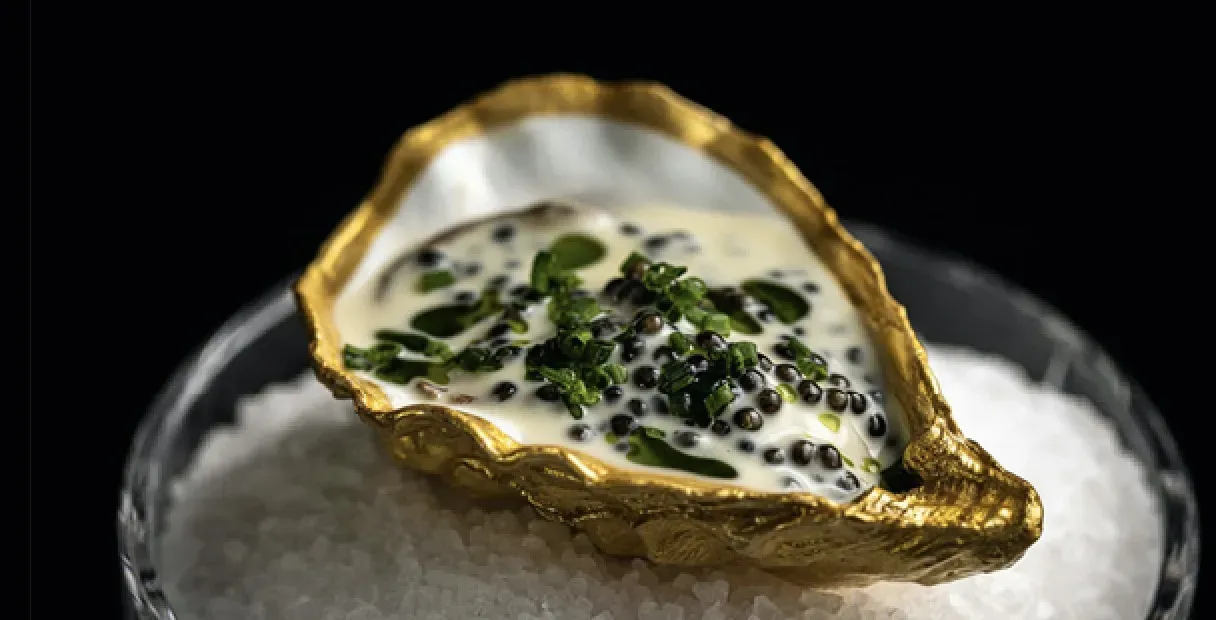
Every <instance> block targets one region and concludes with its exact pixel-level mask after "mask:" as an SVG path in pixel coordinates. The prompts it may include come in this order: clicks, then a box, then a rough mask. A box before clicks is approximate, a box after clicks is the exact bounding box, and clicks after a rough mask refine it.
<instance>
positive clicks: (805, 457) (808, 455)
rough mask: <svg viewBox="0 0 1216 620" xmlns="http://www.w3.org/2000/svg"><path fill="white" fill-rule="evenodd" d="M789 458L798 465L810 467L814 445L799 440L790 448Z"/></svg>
mask: <svg viewBox="0 0 1216 620" xmlns="http://www.w3.org/2000/svg"><path fill="white" fill-rule="evenodd" d="M790 457H791V458H793V459H794V462H795V463H797V464H799V465H810V464H811V461H812V460H814V458H815V444H813V443H811V442H809V441H807V440H805V439H799V440H798V441H795V442H794V445H792V446H790Z"/></svg>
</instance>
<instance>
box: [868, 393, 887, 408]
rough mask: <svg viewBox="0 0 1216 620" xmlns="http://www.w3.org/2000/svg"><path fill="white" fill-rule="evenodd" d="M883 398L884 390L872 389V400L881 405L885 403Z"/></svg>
mask: <svg viewBox="0 0 1216 620" xmlns="http://www.w3.org/2000/svg"><path fill="white" fill-rule="evenodd" d="M883 398H884V397H883V395H882V392H879V391H878V390H870V400H873V401H874V402H876V403H878V404H880V405H881V404H882V403H883Z"/></svg>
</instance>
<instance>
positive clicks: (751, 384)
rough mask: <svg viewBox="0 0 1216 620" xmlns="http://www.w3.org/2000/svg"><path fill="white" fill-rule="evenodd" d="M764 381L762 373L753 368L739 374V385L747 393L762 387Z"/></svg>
mask: <svg viewBox="0 0 1216 620" xmlns="http://www.w3.org/2000/svg"><path fill="white" fill-rule="evenodd" d="M766 383H767V382H766V381H765V380H764V375H762V374H760V373H758V372H756V370H755V369H749V370H748V371H747V372H745V373H743V374H742V375H739V387H741V388H743V391H744V392H747V393H749V394H750V393H752V392H755V391H756V390H758V389H760V388H762V387H764V386H765V384H766Z"/></svg>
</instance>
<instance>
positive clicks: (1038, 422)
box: [160, 347, 1162, 620]
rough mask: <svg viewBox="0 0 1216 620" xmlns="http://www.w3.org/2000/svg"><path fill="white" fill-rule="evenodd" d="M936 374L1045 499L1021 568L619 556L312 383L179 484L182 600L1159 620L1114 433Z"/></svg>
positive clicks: (261, 399)
mask: <svg viewBox="0 0 1216 620" xmlns="http://www.w3.org/2000/svg"><path fill="white" fill-rule="evenodd" d="M930 361H931V363H932V365H933V368H934V370H935V372H936V374H937V376H938V379H939V381H940V384H941V386H942V389H943V390H944V392H945V394H946V397H947V399H948V400H949V401H950V402H951V405H952V406H953V409H954V411H955V415H956V417H957V420H958V422H959V424H960V425H961V426H962V428H963V429H964V431H965V432H966V433H967V435H968V436H969V437H970V438H972V439H974V440H976V441H978V442H979V443H981V444H982V445H983V446H984V447H985V448H987V449H988V450H989V451H990V452H991V453H992V454H993V456H995V457H996V458H997V460H999V461H1000V462H1001V463H1002V464H1004V465H1005V466H1006V467H1008V468H1009V469H1010V470H1011V471H1014V472H1017V473H1018V474H1020V475H1021V476H1023V477H1025V478H1026V479H1027V480H1029V481H1030V482H1031V483H1032V484H1034V485H1035V487H1036V488H1037V489H1038V491H1039V493H1040V494H1041V495H1042V499H1043V506H1044V509H1045V511H1046V514H1045V515H1044V529H1043V536H1042V538H1041V539H1040V540H1039V542H1038V543H1036V544H1035V545H1034V546H1032V547H1031V548H1030V550H1029V551H1028V552H1027V553H1026V555H1025V556H1024V557H1023V559H1022V560H1021V561H1019V562H1018V563H1017V564H1015V565H1014V566H1013V567H1011V568H1009V569H1007V570H1004V571H1000V572H997V573H992V574H988V575H982V576H978V577H971V578H968V579H962V580H959V581H955V582H952V583H949V584H944V585H939V586H933V587H925V586H920V585H915V584H904V583H882V584H876V585H873V586H870V587H867V588H858V589H838V590H814V589H806V588H801V587H797V586H793V585H791V584H788V583H785V582H782V581H780V580H778V579H776V578H774V577H772V576H769V575H766V574H764V573H762V572H759V571H755V570H743V569H729V570H697V571H682V570H679V569H672V568H670V567H661V566H652V565H649V564H648V563H646V562H643V561H641V560H621V559H616V558H609V557H605V556H601V555H600V554H598V553H596V551H595V549H594V548H593V547H592V545H591V543H590V542H589V541H588V540H587V538H586V537H585V536H583V535H581V534H577V535H572V534H571V531H570V530H569V529H568V528H566V527H564V526H562V525H559V524H556V523H550V522H547V521H543V520H541V519H539V518H537V517H536V516H535V515H534V514H533V512H532V511H531V509H530V508H528V507H527V506H524V505H522V504H517V503H510V502H508V503H505V504H503V503H499V504H496V505H488V504H485V503H484V502H481V503H479V502H474V501H472V500H469V499H467V498H465V497H463V496H461V495H460V494H458V493H456V492H451V491H449V490H448V489H446V488H445V487H444V486H443V485H442V484H441V483H439V482H437V481H434V480H431V479H428V478H427V477H425V476H422V475H420V474H417V473H414V472H410V471H407V470H403V469H401V468H400V467H398V466H396V465H395V464H394V463H393V462H392V461H391V460H390V459H389V457H388V456H387V455H386V454H385V453H384V451H383V450H382V449H381V448H380V445H379V444H378V443H377V442H375V441H373V440H372V439H371V437H370V436H369V433H370V430H369V429H367V428H366V427H365V426H364V425H363V424H362V423H361V422H359V421H358V419H357V417H356V416H355V415H354V414H353V413H352V411H351V410H350V405H349V403H347V402H343V401H336V400H334V399H333V397H332V396H330V394H329V393H328V392H327V391H326V390H325V388H324V387H322V386H321V385H319V384H318V383H317V382H316V381H315V379H313V378H312V377H311V375H309V376H304V377H301V378H300V379H299V380H297V381H295V382H293V383H290V384H284V385H279V386H274V387H272V388H269V389H267V390H266V391H265V392H264V393H262V394H259V395H256V396H253V397H250V398H248V399H247V400H246V401H245V402H244V403H242V405H241V406H240V407H239V411H238V415H237V425H236V426H235V427H232V428H224V429H217V430H214V431H213V432H212V433H211V434H210V435H209V436H208V437H207V438H206V439H205V440H204V442H203V445H202V446H200V448H199V451H198V453H197V455H196V458H195V461H194V462H193V463H192V464H191V466H190V468H189V470H188V471H187V472H186V473H185V475H183V477H182V478H181V479H180V480H179V481H177V483H176V485H175V489H174V494H175V500H174V504H173V506H172V508H171V510H170V514H169V520H168V525H167V528H166V531H165V534H164V536H163V537H162V539H161V548H160V550H161V559H162V561H161V564H162V569H163V573H162V575H161V576H162V579H163V582H164V584H165V590H166V593H167V595H168V597H169V600H170V601H171V603H172V605H173V607H174V609H175V611H176V612H177V614H178V618H179V619H181V620H186V619H190V618H217V619H218V618H222V619H234V620H235V619H241V618H266V619H270V618H301V619H308V618H324V619H343V620H356V619H358V620H372V619H377V618H417V619H419V620H432V619H440V618H444V619H450V618H461V619H463V618H509V619H511V620H521V619H532V618H552V619H561V620H565V619H571V620H626V619H632V618H637V619H639V620H696V619H704V620H711V619H713V620H723V619H727V618H748V619H759V620H771V619H778V618H851V619H862V618H886V619H894V618H905V619H913V618H932V619H935V620H947V619H950V618H969V619H975V618H997V619H1001V620H1011V619H1015V618H1035V619H1051V618H1102V619H1108V618H1111V619H1116V618H1137V619H1138V618H1143V617H1144V616H1145V613H1146V610H1147V608H1148V604H1149V600H1150V598H1151V594H1152V591H1153V588H1154V585H1155V583H1156V579H1157V570H1158V565H1159V561H1158V558H1160V557H1161V554H1162V540H1161V524H1160V521H1159V516H1158V514H1157V508H1156V504H1155V501H1154V499H1153V497H1152V495H1151V492H1150V490H1149V488H1148V486H1147V483H1146V481H1145V478H1144V471H1143V467H1142V466H1141V465H1140V464H1139V462H1138V461H1136V460H1135V459H1134V458H1133V457H1132V456H1131V455H1129V454H1127V453H1126V452H1125V451H1124V450H1123V449H1122V448H1121V447H1120V445H1119V442H1118V438H1117V435H1116V432H1115V430H1114V428H1113V427H1112V426H1111V424H1110V423H1109V422H1107V421H1106V420H1104V419H1103V418H1101V417H1100V416H1099V414H1098V413H1097V412H1096V411H1095V410H1094V408H1093V406H1092V405H1091V404H1089V403H1088V402H1086V401H1083V400H1080V399H1077V398H1074V397H1071V396H1066V395H1063V394H1061V393H1060V392H1058V391H1056V390H1055V389H1053V388H1050V387H1047V386H1042V385H1036V384H1034V383H1032V382H1030V381H1029V380H1028V379H1027V378H1026V376H1025V374H1024V373H1023V372H1022V371H1021V370H1020V369H1019V368H1018V367H1016V366H1015V365H1013V364H1012V363H1010V362H1007V361H1005V360H1001V359H996V358H992V357H989V356H984V355H979V354H976V353H973V352H969V351H965V350H959V349H946V348H936V347H935V348H931V349H930Z"/></svg>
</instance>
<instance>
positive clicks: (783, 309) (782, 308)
mask: <svg viewBox="0 0 1216 620" xmlns="http://www.w3.org/2000/svg"><path fill="white" fill-rule="evenodd" d="M742 288H743V291H744V292H745V293H747V294H748V295H751V296H752V297H754V298H756V301H759V302H760V303H762V304H764V305H765V306H768V309H769V310H772V312H773V315H775V316H776V317H777V319H778V320H780V321H781V322H782V323H785V324H787V325H788V324H790V323H793V322H795V321H797V320H798V319H801V318H802V317H804V316H806V315H807V313H809V312H810V311H811V306H810V304H808V303H807V302H806V300H805V299H803V297H802V295H799V294H798V293H796V292H794V291H792V290H790V289H788V288H786V287H785V286H782V285H780V284H777V283H776V282H770V281H767V280H745V281H744V282H743V286H742Z"/></svg>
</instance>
